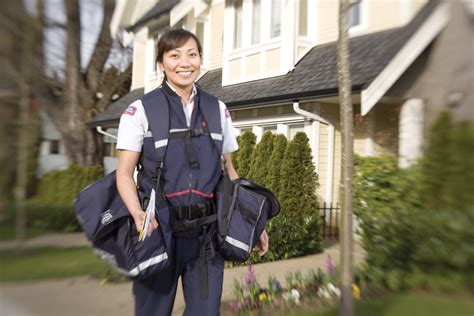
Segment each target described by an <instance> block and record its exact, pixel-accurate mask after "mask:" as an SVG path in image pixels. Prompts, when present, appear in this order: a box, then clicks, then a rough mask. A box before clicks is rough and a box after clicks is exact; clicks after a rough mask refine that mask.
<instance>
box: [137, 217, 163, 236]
mask: <svg viewBox="0 0 474 316" xmlns="http://www.w3.org/2000/svg"><path fill="white" fill-rule="evenodd" d="M145 215H146V213H145V212H144V211H142V210H140V211H136V212H134V213H132V217H133V220H134V222H135V228H136V230H137V232H138V234H140V232H141V231H142V227H143V222H144V221H145ZM157 228H158V221H157V220H156V218H155V216H153V217H152V219H151V223H150V225H149V226H148V231H147V236H148V237H150V236H151V234H152V232H153V230H155V229H157Z"/></svg>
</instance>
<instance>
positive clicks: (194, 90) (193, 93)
mask: <svg viewBox="0 0 474 316" xmlns="http://www.w3.org/2000/svg"><path fill="white" fill-rule="evenodd" d="M165 82H166V85H167V86H168V87H169V88H170V89H171V90H172V91H173V92H174V93H176V95H178V96H179V97H181V95H180V94H179V93H178V91H176V89H175V88H174V87H173V86H172V85H171V84H170V83H169V82H168V81H165ZM196 92H197V89H196V85H195V84H194V83H193V90H192V91H191V95H190V96H189V101H188V103H190V102H192V101H193V100H194V96H195V95H196Z"/></svg>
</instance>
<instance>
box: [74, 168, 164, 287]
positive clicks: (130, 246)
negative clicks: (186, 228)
mask: <svg viewBox="0 0 474 316" xmlns="http://www.w3.org/2000/svg"><path fill="white" fill-rule="evenodd" d="M138 195H139V198H140V201H141V203H142V207H143V209H146V206H147V205H146V203H147V201H148V200H149V199H148V197H147V195H146V194H145V193H144V192H140V191H139V192H138ZM74 208H75V210H76V217H77V219H78V221H79V223H80V224H81V226H82V228H83V230H84V232H85V234H86V236H87V238H88V239H89V240H90V241H91V242H92V245H93V248H94V253H95V254H96V255H97V256H98V257H99V258H100V259H102V260H103V261H104V262H106V263H107V264H109V265H111V266H112V267H114V268H115V269H116V270H117V271H118V272H119V273H121V274H123V275H125V276H128V277H130V278H133V279H140V278H146V277H149V276H150V275H153V274H155V273H157V272H159V271H161V270H163V269H165V268H166V267H167V266H168V264H169V259H168V251H167V249H169V248H168V247H167V245H170V243H171V240H165V235H170V234H163V231H162V227H164V228H163V229H166V228H165V227H168V226H169V225H168V221H169V213H168V209H167V208H162V209H158V210H155V212H156V214H157V215H158V221H159V222H160V225H159V227H158V229H156V230H153V233H152V234H151V236H149V237H147V238H145V239H144V240H143V241H138V232H137V230H136V228H135V224H134V222H133V218H132V217H131V215H130V213H129V212H128V210H127V207H126V206H125V204H124V203H123V201H122V199H121V198H120V195H119V193H118V191H117V186H116V174H115V171H114V172H112V173H110V174H108V175H107V176H105V177H104V178H102V179H100V180H98V181H96V182H94V183H92V184H91V185H89V186H87V187H86V188H84V189H83V190H82V191H81V192H80V193H79V194H78V196H77V199H76V201H75V202H74Z"/></svg>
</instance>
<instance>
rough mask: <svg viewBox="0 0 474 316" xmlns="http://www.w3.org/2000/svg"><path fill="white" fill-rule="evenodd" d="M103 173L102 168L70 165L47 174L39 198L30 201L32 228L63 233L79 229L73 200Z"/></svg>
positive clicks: (42, 180) (40, 188) (40, 186)
mask: <svg viewBox="0 0 474 316" xmlns="http://www.w3.org/2000/svg"><path fill="white" fill-rule="evenodd" d="M103 173H104V171H103V168H102V166H92V167H80V166H77V165H71V166H70V167H69V168H68V169H67V170H64V171H52V172H49V173H47V174H45V175H44V176H43V178H42V179H41V180H40V183H39V186H38V193H37V195H36V196H34V197H33V198H32V199H31V200H29V201H28V202H27V208H28V217H29V218H28V221H29V223H30V225H31V226H35V227H39V228H44V229H51V230H60V231H78V230H80V226H79V224H78V222H77V220H76V217H75V213H74V210H73V202H74V199H75V198H76V196H77V194H78V193H79V191H81V190H82V189H83V188H84V187H86V186H87V185H89V184H90V183H92V182H94V181H95V180H97V179H99V178H101V177H102V176H103Z"/></svg>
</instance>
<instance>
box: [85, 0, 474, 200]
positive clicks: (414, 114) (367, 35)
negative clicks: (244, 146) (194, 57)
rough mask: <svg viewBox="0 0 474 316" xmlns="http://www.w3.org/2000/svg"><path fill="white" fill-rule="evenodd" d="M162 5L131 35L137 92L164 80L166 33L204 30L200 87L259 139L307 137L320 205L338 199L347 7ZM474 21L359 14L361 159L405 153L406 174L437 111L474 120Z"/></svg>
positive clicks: (426, 5)
mask: <svg viewBox="0 0 474 316" xmlns="http://www.w3.org/2000/svg"><path fill="white" fill-rule="evenodd" d="M171 2H172V3H175V2H176V1H171ZM171 2H170V1H163V0H162V1H160V2H159V3H158V4H157V5H156V7H159V6H163V5H164V4H165V3H167V4H168V5H171V4H170V3H171ZM156 7H155V8H154V9H155V11H154V12H159V14H157V15H155V16H153V14H150V15H148V14H147V15H145V16H148V20H146V21H143V22H142V23H141V24H138V25H134V26H132V27H130V28H129V30H131V31H133V32H134V41H135V42H134V43H135V45H134V78H133V83H132V92H131V93H139V91H140V90H137V89H144V91H145V92H148V91H150V90H151V89H153V88H154V87H156V86H157V85H158V84H159V83H160V82H161V78H162V76H161V74H160V73H159V72H157V71H156V67H155V65H154V60H155V58H154V57H155V54H156V52H155V44H156V40H157V38H158V36H159V35H160V34H161V33H162V32H163V31H164V30H166V29H167V28H169V27H176V26H181V27H184V28H186V29H188V30H191V31H193V32H196V33H197V34H198V36H199V38H200V39H201V40H202V42H203V58H204V61H203V63H204V68H205V70H207V71H206V72H205V73H204V74H203V76H202V77H201V78H200V80H199V84H200V85H201V87H202V88H203V89H204V90H206V91H208V92H210V93H212V94H214V95H215V96H217V97H218V98H220V99H221V100H222V101H224V102H226V104H227V106H228V108H229V110H230V112H231V115H232V118H233V120H234V126H235V128H236V129H237V130H238V132H239V133H241V132H244V131H247V130H251V131H253V132H254V133H255V134H256V135H257V138H258V139H260V138H261V136H262V134H263V133H264V132H265V131H267V130H269V131H272V132H274V133H280V134H284V135H286V136H287V137H288V138H289V139H291V138H292V137H293V136H294V135H295V133H296V132H298V131H304V132H305V133H306V134H307V135H308V137H309V139H310V143H311V147H312V154H313V159H314V163H315V166H316V170H317V172H318V176H319V183H320V187H319V188H318V191H317V193H318V196H319V200H320V201H321V202H327V203H332V202H338V201H339V181H340V169H341V135H340V118H339V99H338V81H337V66H336V40H337V29H338V22H337V19H338V2H337V1H311V0H299V1H296V0H287V1H280V0H228V1H223V0H214V1H199V0H195V1H192V0H190V1H181V2H179V3H178V4H176V5H174V6H173V7H172V9H170V10H169V11H168V12H166V10H161V11H159V10H156ZM167 8H168V7H167ZM152 11H153V9H152V10H151V11H150V12H152ZM472 21H473V20H472V15H471V14H470V13H469V11H467V10H466V9H465V7H464V4H462V3H461V2H443V1H436V0H435V1H429V2H427V1H417V0H400V1H383V2H382V1H377V0H362V1H360V2H359V3H358V4H357V5H355V6H353V7H352V9H351V13H350V23H351V29H350V31H349V33H350V36H351V39H350V52H351V75H352V90H353V103H354V112H355V130H354V150H355V152H356V153H357V154H360V155H366V156H372V155H380V154H392V155H396V156H399V161H400V166H401V167H406V166H408V165H410V164H411V163H413V161H414V160H416V159H417V158H419V157H420V155H421V154H422V151H423V140H424V137H425V134H424V129H425V128H426V125H427V124H426V122H427V121H430V120H432V117H434V115H435V113H437V112H439V110H440V108H443V107H446V106H451V107H452V106H457V108H456V109H455V110H456V111H457V112H459V116H464V117H472V116H473V113H472V107H469V106H467V105H468V104H471V105H472V97H473V92H472V89H471V88H470V87H469V84H472V82H473V81H472V79H473V78H472V76H473V74H474V67H473V63H472V58H473V57H472V56H473V52H472V47H473V46H472V39H473V38H474V37H473V36H472V35H473V34H472V30H473V22H472ZM451 56H455V60H453V59H452V58H450V57H451ZM135 57H136V58H135ZM450 100H451V101H452V102H451V101H450ZM469 102H470V103H469ZM451 103H453V104H454V103H456V104H455V105H453V104H451ZM128 104H129V102H128V101H125V100H119V101H118V102H116V103H114V104H112V105H111V106H109V108H108V109H107V110H106V111H105V112H104V113H103V114H100V115H98V116H97V117H95V118H94V119H93V120H92V121H91V122H89V125H90V126H91V127H97V126H99V127H100V126H103V125H105V123H106V124H107V125H108V126H113V127H116V126H117V124H118V120H119V118H120V114H121V113H122V112H123V110H124V108H125V107H126V106H127V105H128Z"/></svg>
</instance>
